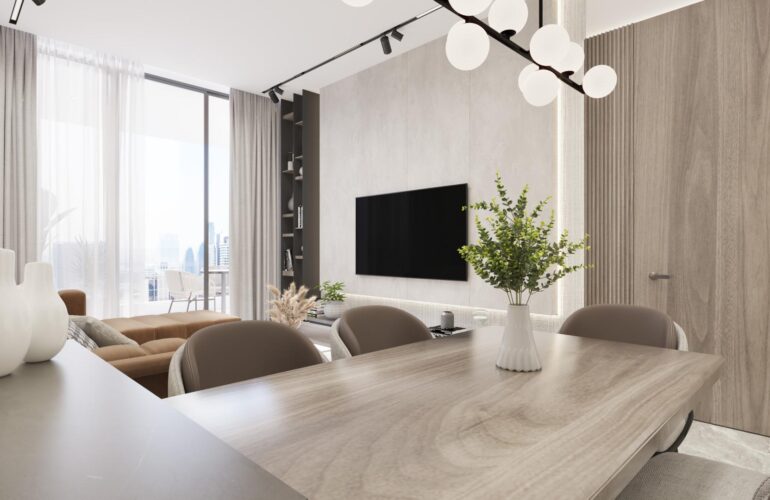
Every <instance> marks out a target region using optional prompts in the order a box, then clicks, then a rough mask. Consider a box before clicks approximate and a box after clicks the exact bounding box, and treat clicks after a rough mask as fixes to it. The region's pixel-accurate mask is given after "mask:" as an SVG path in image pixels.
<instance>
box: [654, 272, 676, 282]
mask: <svg viewBox="0 0 770 500" xmlns="http://www.w3.org/2000/svg"><path fill="white" fill-rule="evenodd" d="M649 278H650V279H651V280H652V281H658V280H670V279H671V275H670V274H661V273H650V274H649Z"/></svg>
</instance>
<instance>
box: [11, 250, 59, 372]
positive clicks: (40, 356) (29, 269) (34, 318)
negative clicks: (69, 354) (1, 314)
mask: <svg viewBox="0 0 770 500" xmlns="http://www.w3.org/2000/svg"><path fill="white" fill-rule="evenodd" d="M21 291H22V297H23V298H24V301H25V302H26V303H27V306H28V307H29V309H30V311H31V313H32V314H31V315H30V318H29V322H28V325H27V328H28V329H29V332H30V335H31V342H30V345H29V350H28V351H27V356H26V358H25V361H26V362H27V363H39V362H41V361H48V360H49V359H51V358H53V357H54V356H56V355H57V354H58V353H59V351H61V350H62V347H64V342H66V340H67V329H68V327H69V315H68V314H67V306H65V305H64V301H63V300H62V299H61V297H59V294H58V293H56V289H55V288H54V285H53V268H52V267H51V265H50V264H47V263H44V262H34V263H31V264H27V265H26V266H25V267H24V283H23V284H22V285H21Z"/></svg>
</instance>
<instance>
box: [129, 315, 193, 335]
mask: <svg viewBox="0 0 770 500" xmlns="http://www.w3.org/2000/svg"><path fill="white" fill-rule="evenodd" d="M131 319H133V320H134V321H138V322H140V323H144V324H145V325H147V326H149V327H152V328H154V329H155V337H154V339H153V340H156V339H170V338H179V339H186V338H187V325H185V324H184V323H181V322H179V321H177V320H175V319H172V318H169V317H168V316H167V315H165V314H164V315H156V316H136V317H133V318H131Z"/></svg>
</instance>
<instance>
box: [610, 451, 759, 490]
mask: <svg viewBox="0 0 770 500" xmlns="http://www.w3.org/2000/svg"><path fill="white" fill-rule="evenodd" d="M617 498H618V500H673V499H676V500H770V477H768V476H767V474H762V473H760V472H754V471H751V470H747V469H742V468H740V467H734V466H732V465H727V464H724V463H720V462H714V461H712V460H706V459H704V458H700V457H694V456H690V455H684V454H680V453H663V454H661V455H657V456H655V457H653V458H652V460H650V461H649V462H647V464H646V465H645V466H644V467H643V468H642V470H641V471H640V472H639V474H637V475H636V477H635V478H634V479H632V480H631V482H630V483H629V484H628V486H626V488H625V489H624V490H623V492H622V493H621V494H620V496H618V497H617Z"/></svg>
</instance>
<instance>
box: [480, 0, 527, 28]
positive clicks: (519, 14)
mask: <svg viewBox="0 0 770 500" xmlns="http://www.w3.org/2000/svg"><path fill="white" fill-rule="evenodd" d="M528 17H529V8H528V7H527V2H525V1H524V0H495V3H493V4H492V7H490V8H489V25H490V26H491V27H492V29H494V30H495V31H497V32H498V33H503V32H507V31H514V32H516V33H518V32H520V31H521V30H522V29H523V28H524V26H525V25H526V24H527V18H528Z"/></svg>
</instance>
